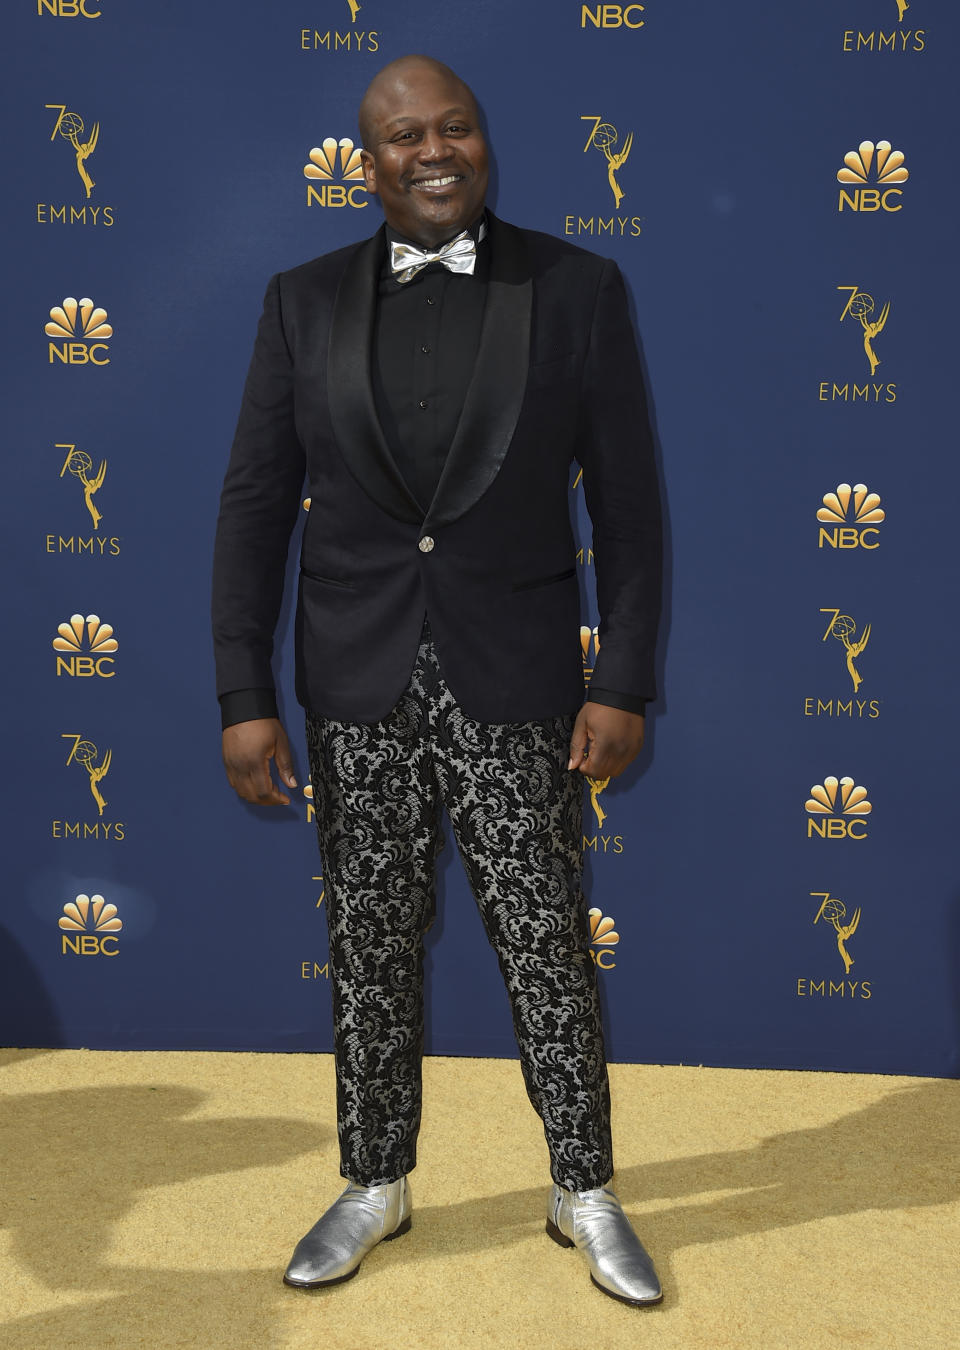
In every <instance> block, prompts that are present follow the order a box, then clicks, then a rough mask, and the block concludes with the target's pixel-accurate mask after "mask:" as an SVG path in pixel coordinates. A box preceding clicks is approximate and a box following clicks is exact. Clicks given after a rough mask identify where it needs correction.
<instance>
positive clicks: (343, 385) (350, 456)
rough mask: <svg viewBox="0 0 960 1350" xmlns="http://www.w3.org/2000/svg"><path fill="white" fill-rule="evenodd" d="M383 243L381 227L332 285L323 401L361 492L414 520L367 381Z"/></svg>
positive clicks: (416, 509)
mask: <svg viewBox="0 0 960 1350" xmlns="http://www.w3.org/2000/svg"><path fill="white" fill-rule="evenodd" d="M383 246H384V245H383V229H382V228H381V229H380V230H378V231H377V233H376V234H375V235H374V236H373V238H372V239H368V240H367V241H366V243H364V244H361V246H360V247H359V248H358V249H357V251H356V253H354V254H353V256H352V257H351V259H350V261H349V263H348V264H347V270H346V271H345V272H344V274H343V277H342V279H341V281H340V285H339V287H338V289H337V295H336V299H335V300H334V303H333V318H332V320H331V323H330V345H329V349H328V352H327V403H328V406H329V408H330V420H331V422H332V423H333V431H334V435H335V436H336V438H337V444H338V445H339V447H340V451H341V453H342V455H343V457H344V459H345V460H346V462H347V465H348V467H349V469H350V472H351V473H352V474H353V476H354V478H355V479H356V480H357V482H358V483H359V484H360V486H361V487H362V488H363V490H364V492H366V493H367V494H368V496H370V497H372V498H373V500H374V501H375V502H376V503H377V505H378V506H381V507H382V508H383V510H384V511H386V512H387V514H388V515H391V516H393V517H394V518H395V519H396V520H404V521H409V522H411V523H414V524H419V523H420V522H421V521H422V520H423V508H422V507H421V506H419V505H418V503H417V500H416V498H415V497H414V496H413V494H412V493H411V491H410V489H409V488H408V487H407V485H406V483H405V482H404V481H403V476H402V474H401V473H400V470H399V469H398V468H397V465H396V462H395V460H394V458H393V456H392V455H391V454H390V450H389V448H388V446H387V442H386V439H385V437H384V434H383V429H382V428H381V426H380V422H379V419H378V418H377V412H376V404H375V402H374V397H373V385H372V383H371V379H370V352H371V347H372V340H373V320H374V315H375V313H376V307H377V286H378V283H379V275H380V260H381V258H382V256H383Z"/></svg>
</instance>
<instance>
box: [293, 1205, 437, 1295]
mask: <svg viewBox="0 0 960 1350" xmlns="http://www.w3.org/2000/svg"><path fill="white" fill-rule="evenodd" d="M412 1225H413V1217H412V1215H409V1214H408V1215H407V1217H406V1218H405V1219H404V1221H403V1223H402V1224H400V1226H399V1228H395V1229H394V1230H393V1232H392V1233H388V1234H387V1236H386V1237H385V1238H381V1239H380V1242H392V1241H393V1239H394V1238H398V1237H403V1235H404V1233H409V1232H410V1229H411V1227H412ZM380 1242H378V1243H377V1246H378V1247H379V1246H380ZM371 1250H372V1248H371ZM362 1265H363V1260H360V1261H358V1262H357V1264H356V1265H355V1266H354V1268H353V1270H351V1271H349V1272H348V1273H347V1274H346V1275H337V1276H336V1277H335V1278H334V1279H332V1280H289V1279H287V1277H286V1275H284V1277H283V1282H284V1284H285V1285H287V1286H288V1287H289V1288H290V1289H306V1290H308V1291H309V1290H311V1289H330V1288H332V1287H333V1285H335V1284H346V1282H347V1280H352V1279H353V1277H354V1275H356V1274H358V1272H359V1270H360V1267H361V1266H362Z"/></svg>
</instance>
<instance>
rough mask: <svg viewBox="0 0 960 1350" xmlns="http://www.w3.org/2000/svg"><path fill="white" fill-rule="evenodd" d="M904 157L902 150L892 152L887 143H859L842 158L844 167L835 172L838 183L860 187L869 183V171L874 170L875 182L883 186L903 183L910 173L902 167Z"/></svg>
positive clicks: (891, 147)
mask: <svg viewBox="0 0 960 1350" xmlns="http://www.w3.org/2000/svg"><path fill="white" fill-rule="evenodd" d="M905 159H906V155H905V154H904V153H903V151H902V150H894V148H893V146H892V145H891V144H890V142H889V141H877V143H876V145H874V143H873V141H861V142H860V144H859V146H858V147H857V149H856V150H848V151H847V153H846V154H845V155H844V157H843V163H844V167H843V168H842V169H838V170H837V182H838V183H854V184H856V186H857V187H862V186H863V184H864V183H868V182H869V181H870V173H871V170H872V169H874V168H876V182H878V183H883V184H890V183H905V182H906V181H907V179H908V178H909V177H910V173H909V171H908V170H907V169H905V168H904V167H903V162H904V160H905Z"/></svg>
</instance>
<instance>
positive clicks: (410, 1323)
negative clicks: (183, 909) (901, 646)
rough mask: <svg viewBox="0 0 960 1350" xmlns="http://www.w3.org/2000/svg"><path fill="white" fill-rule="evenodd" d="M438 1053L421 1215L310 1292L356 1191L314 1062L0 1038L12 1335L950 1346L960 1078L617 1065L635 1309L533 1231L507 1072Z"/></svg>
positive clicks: (61, 1347)
mask: <svg viewBox="0 0 960 1350" xmlns="http://www.w3.org/2000/svg"><path fill="white" fill-rule="evenodd" d="M424 1076H425V1110H424V1127H423V1132H422V1135H421V1147H420V1165H419V1167H418V1169H417V1171H416V1172H415V1173H414V1176H413V1193H414V1217H413V1229H412V1231H411V1232H410V1233H409V1234H408V1235H407V1236H405V1237H403V1238H401V1239H399V1240H398V1241H396V1242H393V1243H389V1244H387V1245H385V1246H381V1247H379V1248H378V1249H377V1250H376V1251H374V1252H373V1253H372V1254H371V1255H370V1256H369V1257H368V1258H367V1260H366V1261H365V1263H364V1266H363V1269H362V1270H361V1271H360V1273H359V1275H358V1276H357V1277H356V1278H355V1279H354V1280H351V1281H350V1282H349V1283H348V1284H344V1285H342V1286H338V1287H336V1288H332V1289H328V1290H323V1291H320V1292H318V1293H314V1294H310V1293H303V1292H299V1291H294V1290H289V1289H286V1288H284V1287H283V1286H282V1285H281V1283H280V1276H281V1273H282V1271H283V1268H284V1266H285V1264H286V1261H287V1259H288V1258H289V1255H290V1252H291V1250H292V1248H293V1245H294V1243H295V1241H296V1239H297V1238H298V1237H299V1236H300V1235H301V1233H303V1232H304V1231H305V1230H306V1229H307V1228H309V1227H310V1225H311V1224H312V1223H313V1222H314V1221H315V1219H316V1218H317V1217H318V1216H319V1214H320V1213H321V1211H322V1210H323V1209H324V1208H325V1206H326V1205H327V1204H328V1203H329V1202H330V1201H331V1200H333V1199H334V1198H335V1197H336V1195H337V1194H338V1193H339V1191H340V1189H341V1187H342V1183H341V1182H340V1181H339V1178H338V1175H337V1165H336V1158H337V1153H336V1139H335V1130H334V1109H333V1069H332V1063H331V1059H330V1057H329V1056H327V1055H244V1054H180V1053H153V1054H139V1053H112V1052H110V1053H107V1052H89V1051H82V1050H59V1051H27V1050H19V1051H15V1050H8V1051H0V1088H2V1098H0V1146H2V1159H3V1173H2V1183H0V1186H2V1190H0V1240H2V1243H3V1247H2V1252H0V1345H2V1347H3V1350H47V1347H50V1350H107V1348H108V1347H117V1348H118V1350H130V1347H141V1346H142V1347H150V1348H151V1350H166V1348H167V1347H175V1346H176V1347H180V1346H183V1347H189V1348H190V1350H193V1347H199V1348H202V1350H220V1347H223V1350H300V1347H303V1348H304V1350H306V1348H307V1347H310V1350H327V1348H331V1350H374V1348H376V1350H393V1348H394V1347H418V1348H419V1347H425V1348H426V1347H430V1348H431V1350H433V1348H434V1347H435V1348H436V1350H441V1348H442V1350H448V1348H453V1350H456V1348H457V1347H461V1346H464V1347H484V1350H488V1348H490V1347H499V1346H504V1347H506V1346H510V1347H520V1348H521V1350H527V1347H534V1346H536V1347H540V1346H543V1347H547V1348H548V1350H554V1348H555V1350H583V1347H598V1348H599V1350H612V1348H615V1347H620V1346H624V1347H626V1346H630V1347H639V1348H640V1350H643V1347H647V1346H649V1347H656V1350H674V1348H676V1350H701V1347H702V1350H719V1348H720V1347H728V1346H729V1347H738V1350H740V1348H743V1347H747V1348H748V1350H749V1348H752V1347H758V1348H759V1347H763V1350H779V1348H780V1347H783V1350H797V1347H807V1346H810V1347H815V1348H816V1350H819V1348H820V1347H830V1346H843V1347H853V1348H854V1350H874V1348H878V1350H879V1348H880V1347H882V1350H912V1347H924V1350H926V1347H931V1350H943V1348H944V1347H954V1346H958V1345H960V1330H958V1327H960V1298H958V1253H960V1202H958V1197H960V1178H958V1170H957V1162H958V1157H960V1083H957V1082H953V1081H940V1080H936V1079H911V1078H887V1077H873V1076H866V1075H853V1074H818V1073H785V1072H756V1071H749V1070H732V1069H696V1068H659V1067H648V1066H637V1065H613V1066H612V1067H611V1079H612V1087H613V1100H614V1141H615V1145H616V1152H617V1159H618V1170H617V1178H616V1187H617V1190H618V1192H619V1194H620V1197H621V1199H622V1201H623V1203H624V1205H625V1207H626V1209H627V1211H628V1212H629V1214H630V1215H631V1217H632V1218H633V1219H634V1220H635V1222H636V1226H637V1228H638V1231H639V1232H640V1234H641V1236H642V1238H643V1240H644V1242H645V1243H646V1245H647V1246H648V1248H649V1250H650V1252H651V1253H652V1255H653V1256H654V1259H655V1260H656V1263H657V1266H658V1268H659V1271H660V1275H661V1278H662V1280H663V1284H664V1289H665V1295H666V1296H665V1299H664V1302H663V1304H662V1305H660V1306H659V1307H656V1308H646V1309H638V1308H630V1307H626V1306H624V1305H622V1304H619V1303H616V1302H614V1301H613V1300H611V1299H608V1298H606V1297H604V1296H603V1295H602V1294H600V1293H598V1292H597V1290H595V1289H594V1288H593V1286H592V1285H591V1284H590V1282H589V1278H588V1275H587V1271H586V1266H585V1265H584V1263H583V1259H582V1257H580V1256H579V1255H578V1254H577V1253H576V1252H574V1251H566V1250H563V1249H561V1248H560V1247H558V1246H556V1245H555V1244H554V1243H553V1242H551V1241H550V1240H549V1239H548V1238H547V1237H546V1236H545V1234H544V1231H543V1223H544V1210H545V1202H546V1195H547V1187H548V1178H547V1171H546V1153H545V1148H544V1143H543V1137H542V1133H541V1130H540V1124H539V1121H538V1120H537V1119H536V1117H535V1116H534V1114H533V1112H532V1110H531V1109H530V1107H529V1105H528V1103H527V1100H526V1097H525V1095H524V1092H523V1087H522V1083H521V1078H520V1070H519V1066H518V1065H517V1064H516V1063H515V1062H512V1061H509V1060H468V1059H440V1058H432V1059H429V1060H427V1062H426V1064H425V1074H424Z"/></svg>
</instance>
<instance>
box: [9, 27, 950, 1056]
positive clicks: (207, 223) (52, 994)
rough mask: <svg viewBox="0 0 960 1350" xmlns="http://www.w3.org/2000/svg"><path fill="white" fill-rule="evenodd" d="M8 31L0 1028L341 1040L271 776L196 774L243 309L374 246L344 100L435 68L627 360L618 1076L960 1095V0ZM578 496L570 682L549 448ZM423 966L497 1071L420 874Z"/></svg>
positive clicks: (584, 566)
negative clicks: (655, 574)
mask: <svg viewBox="0 0 960 1350" xmlns="http://www.w3.org/2000/svg"><path fill="white" fill-rule="evenodd" d="M3 26H4V29H5V33H6V38H7V43H6V44H5V45H6V47H7V52H8V61H9V66H10V68H9V70H8V73H7V76H6V80H5V97H6V99H7V115H6V120H5V125H6V136H5V137H4V156H5V160H6V165H5V173H4V184H5V192H4V200H3V206H2V215H3V225H4V237H5V239H6V250H5V261H6V262H7V263H8V264H9V267H8V269H7V278H6V281H5V294H6V297H7V299H6V304H7V307H8V309H9V311H10V322H9V323H8V325H7V335H8V338H9V344H8V350H7V354H6V355H5V358H4V371H5V375H6V376H7V378H8V387H9V391H10V392H9V394H8V397H7V399H6V400H5V406H4V413H3V431H4V437H5V440H6V449H7V454H6V464H7V471H6V483H7V488H6V501H7V506H6V510H5V528H4V530H3V545H4V549H5V556H6V561H5V566H4V575H5V578H6V580H7V583H8V586H7V597H8V598H7V601H6V613H7V617H8V620H9V623H8V629H7V631H8V634H9V636H10V638H11V643H10V646H9V647H8V648H7V657H6V660H5V662H4V667H5V672H6V688H7V693H6V697H5V705H6V707H7V709H8V714H9V716H10V723H9V724H8V729H7V733H6V737H5V740H6V744H7V747H8V752H9V755H10V758H9V760H8V769H7V793H6V806H5V811H4V816H5V824H6V826H7V836H8V842H7V847H6V866H7V875H8V879H9V886H8V892H7V896H8V898H7V904H6V906H5V912H4V914H3V916H2V929H0V932H2V950H0V1001H2V1032H3V1040H4V1042H5V1043H7V1044H15V1045H27V1046H92V1047H130V1048H151V1047H173V1048H178V1047H201V1048H203V1047H209V1048H228V1049H263V1050H329V1049H330V1048H331V1044H332V1042H331V1025H330V1007H329V1003H330V999H329V986H328V966H327V948H326V933H325V923H324V914H323V905H324V883H323V877H322V875H321V870H320V863H319V858H318V855H317V853H316V846H315V840H314V827H313V821H312V816H313V810H312V805H311V797H310V787H309V784H308V783H307V781H306V765H305V762H304V758H305V757H304V755H303V753H302V751H299V750H298V771H299V774H300V775H301V778H302V780H303V784H304V788H303V790H301V791H300V792H299V793H298V794H297V800H296V803H295V804H294V805H292V806H291V807H290V808H289V809H287V810H284V811H276V812H274V813H273V814H269V813H266V812H258V811H256V810H255V809H253V808H250V807H247V806H245V805H243V804H241V803H240V802H238V801H237V800H236V799H235V798H234V797H233V794H232V793H231V792H230V790H229V789H228V788H227V786H226V783H225V781H224V779H223V776H222V770H221V767H220V763H219V722H218V710H217V705H216V702H215V699H214V693H213V677H212V661H211V655H210V642H209V637H208V617H207V616H208V591H209V574H210V557H211V544H212V536H213V527H214V519H215V515H216V509H217V498H218V493H219V486H220V481H221V477H222V473H223V469H224V466H225V461H226V455H227V452H228V448H229V444H230V440H231V436H232V431H233V425H234V421H235V418H236V412H237V407H238V402H239V397H240V392H241V388H242V383H243V378H244V375H245V371H246V366H247V362H248V360H249V355H250V350H251V345H252V340H253V334H254V329H255V325H256V320H257V317H258V315H259V310H260V304H261V300H262V296H263V291H264V287H265V284H266V282H267V279H268V277H269V276H270V274H271V273H273V272H275V271H277V270H279V269H281V268H286V267H290V266H293V265H295V264H297V263H299V262H301V261H304V260H305V259H307V258H309V257H312V256H315V255H316V254H319V253H322V252H325V251H328V250H330V249H333V248H337V247H339V246H341V245H343V244H345V243H347V242H349V241H352V240H355V239H359V238H363V237H366V236H368V235H369V234H371V233H372V232H373V231H374V230H375V229H376V227H377V226H378V225H379V223H380V219H381V215H380V208H379V205H378V203H377V202H376V200H374V199H371V198H370V197H369V196H368V194H367V193H366V191H365V189H364V187H363V182H362V178H361V175H360V172H359V167H358V155H357V153H356V151H357V130H356V117H355V112H356V108H357V105H358V102H359V99H360V96H361V94H362V92H363V90H364V88H365V86H366V84H367V82H368V81H369V79H370V78H371V76H372V75H373V74H374V72H375V71H376V70H377V69H378V68H379V67H380V66H381V65H382V64H384V63H385V62H386V61H388V60H390V59H392V58H393V57H396V56H399V55H402V54H404V53H406V52H409V51H422V52H426V53H428V54H431V55H434V56H437V57H439V58H441V59H442V60H445V61H447V62H448V63H449V64H451V65H453V66H454V67H455V68H456V69H457V70H458V71H459V72H460V73H461V74H462V75H463V76H464V78H465V79H466V80H467V81H468V82H469V83H470V84H471V85H472V86H473V87H474V88H475V90H476V92H477V94H478V97H479V99H480V101H481V104H482V106H483V110H484V115H485V118H486V121H487V125H488V131H489V139H490V144H491V148H492V151H493V155H494V160H495V170H494V175H493V180H492V186H493V192H492V205H493V206H494V208H495V209H496V211H497V212H498V214H500V215H501V216H502V217H504V218H505V219H507V220H511V221H514V222H515V223H517V224H521V225H525V226H529V227H532V228H536V229H541V230H546V231H549V232H551V233H553V234H556V235H559V236H561V237H563V238H565V239H568V240H570V241H571V242H573V243H576V244H579V245H581V246H583V247H585V248H587V249H591V250H594V251H596V252H598V253H601V254H604V255H606V256H609V257H612V258H615V259H616V261H617V262H618V263H619V265H620V267H621V268H622V270H623V272H624V275H625V277H626V280H627V285H628V289H629V291H630V295H631V301H632V304H633V306H634V310H635V317H636V321H637V327H638V331H639V333H640V336H641V340H642V342H643V347H644V354H645V365H646V369H647V372H648V376H649V385H650V390H651V396H652V405H653V408H654V414H655V419H656V431H657V440H658V448H659V451H660V455H661V462H662V478H663V488H664V498H665V504H666V512H667V542H668V567H667V583H668V585H667V607H666V618H665V624H664V633H663V642H662V655H661V679H662V687H663V695H662V698H661V699H660V701H659V703H658V704H657V705H655V706H654V707H653V708H651V715H650V717H649V719H648V741H649V744H648V749H647V752H646V753H645V755H644V757H643V760H642V762H641V763H640V764H639V765H636V766H634V767H633V769H632V770H631V771H630V772H629V773H628V774H627V775H626V777H625V778H623V779H621V780H618V781H617V782H615V783H610V784H604V783H599V782H594V783H590V784H589V785H588V786H587V789H586V790H585V816H584V821H585V824H584V837H583V848H584V852H585V856H586V864H587V865H586V872H587V879H588V884H589V904H590V906H591V924H592V933H593V946H592V950H593V953H594V956H595V960H596V964H597V967H598V969H599V974H600V981H601V986H602V993H603V999H604V1003H605V1011H606V1015H607V1019H608V1026H609V1049H610V1054H611V1057H612V1058H615V1059H621V1060H638V1061H660V1062H681V1063H693V1064H701V1063H702V1064H713V1065H746V1066H782V1067H788V1068H791V1067H792V1068H834V1069H848V1070H867V1071H886V1072H893V1073H911V1074H929V1075H951V1074H955V1073H957V1071H958V1066H960V1054H958V1039H960V1038H958V1019H960V973H958V963H957V955H958V943H960V924H958V915H957V897H958V885H957V871H958V869H957V861H956V860H957V834H958V829H957V824H956V803H957V787H956V778H957V775H956V770H955V756H956V747H957V737H956V733H957V718H956V707H957V698H956V694H955V691H954V688H953V680H954V677H955V672H956V671H957V669H958V664H960V661H958V658H960V652H958V639H957V624H956V618H955V615H956V592H955V584H954V582H955V567H956V563H955V554H956V543H955V540H956V525H955V516H956V511H957V501H958V496H960V469H958V465H957V460H956V456H955V454H954V451H953V442H954V439H955V437H954V426H953V422H954V415H955V414H954V409H955V405H956V394H955V389H956V375H955V359H956V357H955V353H956V337H955V331H954V330H955V326H956V325H955V315H956V313H957V310H958V298H957V289H956V280H957V278H956V247H955V243H954V235H955V221H956V217H957V207H958V192H957V186H956V182H957V180H956V177H955V175H954V171H953V169H952V168H951V167H950V166H951V164H952V162H953V161H952V154H953V148H954V141H955V136H954V132H955V127H956V107H955V70H954V65H955V60H956V56H957V53H958V50H960V46H958V39H960V18H958V14H957V12H956V7H955V6H954V5H952V4H948V3H946V0H910V3H909V4H908V3H906V0H785V2H784V3H781V4H776V5H772V4H770V3H769V0H741V2H740V3H739V4H737V5H718V4H715V3H711V2H710V0H644V3H643V4H639V3H638V4H596V3H580V0H526V2H525V3H523V4H517V3H515V0H474V3H472V4H469V5H466V4H455V5H449V6H447V7H442V6H437V5H435V4H427V3H425V0H408V3H405V4H400V3H397V0H274V3H272V4H271V5H263V4H256V3H253V0H207V3H205V4H203V5H197V4H193V3H190V2H189V0H164V3H162V4H161V3H158V2H157V0H11V2H10V3H9V4H8V5H7V6H6V8H5V13H4V20H3ZM570 499H571V511H572V512H573V515H574V518H575V521H576V523H577V530H578V542H579V545H580V552H579V554H578V562H579V564H580V571H581V574H582V580H583V613H582V627H581V628H580V631H579V633H576V632H574V633H571V635H570V640H571V642H572V643H576V642H579V643H580V645H581V649H582V652H583V661H584V672H585V678H587V679H589V675H590V671H591V668H592V665H593V661H594V658H595V656H596V649H597V634H596V624H597V615H596V610H595V604H594V599H593V582H592V571H593V556H592V552H591V547H590V545H591V536H590V527H589V521H588V519H587V517H586V514H585V511H584V507H583V503H582V491H581V489H580V487H579V478H578V472H577V466H576V465H573V466H572V469H571V479H570ZM532 509H535V504H532ZM296 547H297V540H296V539H294V541H293V545H292V550H293V552H294V553H295V550H296ZM503 548H504V549H505V550H507V549H509V548H510V540H509V539H504V540H503ZM291 609H292V605H291V602H290V599H289V598H288V602H287V604H286V605H285V607H284V613H283V618H282V623H281V634H280V641H279V654H278V659H277V675H278V681H279V684H280V687H281V691H282V702H283V708H284V716H285V720H286V722H287V724H288V726H289V727H290V730H291V733H292V735H293V737H294V739H295V741H296V742H297V744H298V747H299V746H300V743H301V740H302V721H301V716H300V711H299V709H298V708H297V706H296V704H295V702H294V699H293V696H292V657H291V632H290V629H291ZM502 641H503V642H504V643H506V644H509V643H510V641H511V634H510V632H509V630H507V629H505V630H504V632H503V634H502ZM329 660H331V661H337V660H338V651H337V634H336V633H335V632H331V633H330V635H329ZM428 967H429V994H428V998H429V1036H428V1046H429V1048H430V1049H431V1050H432V1051H434V1052H438V1053H454V1054H478V1055H490V1054H492V1055H511V1054H512V1053H513V1040H512V1035H511V1030H510V1020H509V1013H508V1008H507V1002H506V996H505V994H504V992H503V990H502V987H501V984H500V979H499V975H498V972H497V969H496V963H495V960H494V958H493V954H492V952H491V951H490V949H489V948H488V946H487V945H486V941H485V938H484V936H483V932H482V928H481V925H480V923H479V920H478V918H477V916H476V913H475V909H474V906H473V902H472V900H471V898H470V895H469V892H468V889H467V887H466V884H465V881H464V878H463V874H462V871H461V869H460V865H459V862H458V860H457V858H456V857H455V854H454V852H453V850H452V848H450V847H449V846H448V849H447V851H446V853H445V854H444V858H443V860H442V878H441V885H440V899H439V907H438V916H437V921H436V923H435V925H434V927H433V929H432V931H431V933H430V935H429V939H428Z"/></svg>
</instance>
